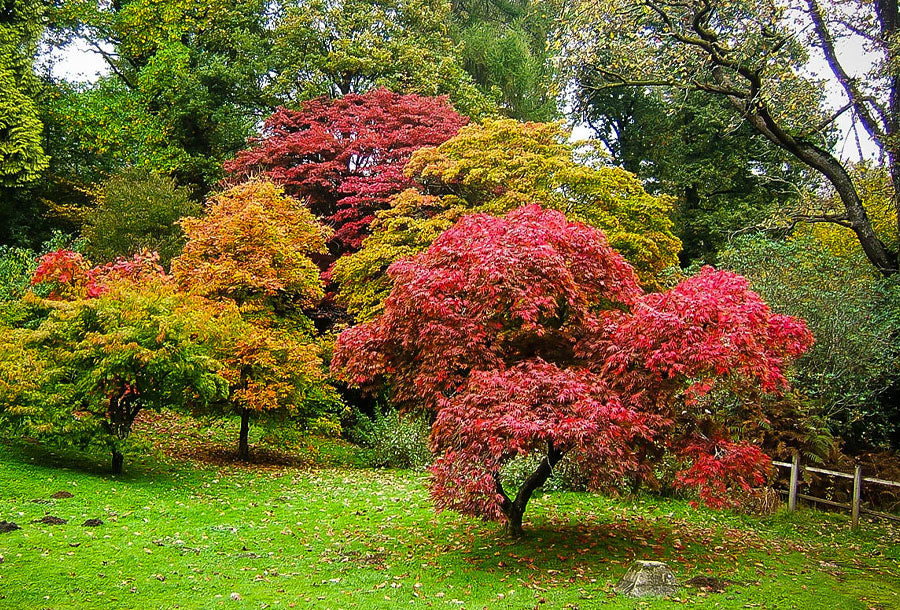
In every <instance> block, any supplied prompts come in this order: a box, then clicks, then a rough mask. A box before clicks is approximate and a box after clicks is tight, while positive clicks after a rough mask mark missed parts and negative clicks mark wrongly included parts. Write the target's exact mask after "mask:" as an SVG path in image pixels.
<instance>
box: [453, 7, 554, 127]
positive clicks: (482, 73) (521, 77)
mask: <svg viewBox="0 0 900 610" xmlns="http://www.w3.org/2000/svg"><path fill="white" fill-rule="evenodd" d="M452 7H453V18H454V21H455V25H456V27H455V30H456V32H455V37H456V38H457V39H458V40H459V41H460V43H461V49H460V58H461V61H462V65H463V67H465V69H466V71H467V72H468V73H469V74H471V75H472V78H474V79H475V82H476V83H477V84H478V87H479V88H480V89H481V90H482V91H483V92H484V93H485V94H486V95H490V96H491V97H493V98H495V99H497V100H498V102H499V107H500V111H501V112H502V113H503V114H505V115H507V116H509V117H511V118H514V119H518V120H520V121H549V120H552V119H554V118H556V117H557V116H558V114H559V112H558V108H557V106H558V103H559V99H558V98H559V91H558V85H557V83H556V80H555V78H554V76H555V70H554V64H553V60H552V54H551V52H550V46H549V44H548V43H549V40H550V37H551V35H552V33H553V31H554V29H555V27H556V23H557V22H556V20H557V18H558V16H559V13H560V9H561V8H562V3H561V2H560V1H559V0H550V1H541V2H536V1H532V0H453V2H452Z"/></svg>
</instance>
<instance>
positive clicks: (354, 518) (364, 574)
mask: <svg viewBox="0 0 900 610" xmlns="http://www.w3.org/2000/svg"><path fill="white" fill-rule="evenodd" d="M157 432H158V430H157ZM226 432H227V433H228V436H227V438H229V439H230V431H228V430H226V431H224V432H223V431H219V432H215V433H214V435H213V437H212V438H211V440H209V443H208V444H206V445H199V449H198V448H197V447H198V446H197V444H196V443H195V444H194V445H195V447H194V449H193V451H194V453H197V452H199V451H200V450H202V449H203V448H204V447H206V449H207V450H209V451H208V452H209V453H210V454H213V455H215V451H214V448H215V447H217V446H219V445H217V443H220V442H222V441H223V439H225V438H226V436H224V435H225V434H226ZM162 436H164V437H165V439H166V440H167V442H169V445H168V447H167V448H166V447H164V448H165V451H166V452H167V453H168V455H171V453H172V450H173V448H174V447H176V446H177V442H176V441H178V440H179V439H180V438H181V437H180V436H179V435H178V434H177V433H171V434H166V435H162ZM220 454H221V455H225V454H224V452H222V450H221V448H220ZM192 455H194V454H193V453H192ZM362 457H364V456H361V455H360V453H359V451H358V450H355V449H354V448H352V447H349V446H347V445H343V444H341V443H337V442H318V441H317V442H316V443H315V444H312V445H310V446H309V447H307V448H306V449H304V450H303V451H301V452H299V453H297V454H295V458H294V459H288V460H282V461H281V462H279V461H278V460H275V461H276V462H277V463H276V464H274V465H273V464H267V465H252V466H241V465H236V464H233V463H230V462H228V461H227V460H225V459H217V460H212V461H199V462H198V461H196V459H194V460H186V459H173V458H171V457H167V454H166V453H164V452H163V450H162V449H160V448H152V447H150V446H149V444H148V446H147V449H146V451H143V452H141V454H140V455H138V456H131V460H132V461H131V462H126V470H127V473H126V474H125V475H123V476H122V477H119V478H115V477H111V476H109V475H107V474H106V473H105V472H104V468H105V467H106V464H105V463H104V464H99V463H95V462H93V461H92V460H91V459H90V458H85V457H83V456H73V455H69V454H66V455H63V454H55V455H54V454H52V453H50V452H49V451H47V450H42V449H40V448H37V447H34V446H32V445H27V444H24V445H23V444H0V520H6V521H14V522H16V523H17V524H19V525H20V526H21V528H22V529H20V530H17V531H13V532H10V533H3V534H0V555H2V556H3V561H2V563H0V608H4V609H5V608H11V609H12V608H15V609H21V610H28V609H32V608H34V609H38V608H53V609H59V610H64V609H78V608H84V609H99V608H136V609H142V610H143V609H156V608H234V609H249V608H254V609H259V608H322V609H328V608H332V609H337V608H348V609H349V608H393V607H397V608H447V609H451V608H466V609H481V608H515V609H527V608H538V609H541V610H546V609H551V608H571V609H575V608H581V609H587V608H597V607H604V608H605V607H609V608H673V607H682V606H685V607H691V608H810V609H812V608H815V609H819V608H847V609H850V608H900V531H898V530H897V529H891V528H890V527H889V526H887V525H883V524H871V523H868V522H867V523H865V524H864V528H863V530H862V531H861V532H859V533H856V534H854V533H851V532H850V531H849V524H848V520H847V519H846V518H845V517H843V516H841V515H833V514H825V513H819V512H814V511H810V510H804V511H801V512H799V513H796V514H793V515H791V514H787V513H778V514H775V515H773V516H769V517H761V518H760V517H748V516H741V515H736V514H733V513H729V512H714V511H709V510H705V509H697V510H695V509H691V508H690V507H689V506H688V505H687V503H686V502H683V501H676V500H661V499H656V498H652V497H644V496H641V497H638V498H631V499H625V498H608V497H603V496H599V495H592V494H581V493H552V494H545V495H542V496H539V497H537V498H536V499H535V500H534V501H533V502H532V504H531V505H530V506H529V513H528V514H527V515H526V522H527V523H526V528H527V529H528V530H529V536H528V537H527V538H526V539H524V540H522V541H519V542H512V541H510V540H508V539H507V538H506V537H505V536H504V535H503V532H502V530H501V529H500V528H499V526H497V525H496V524H485V523H481V522H479V521H475V520H472V519H468V518H464V517H460V516H458V515H455V514H451V513H445V514H441V515H435V514H434V512H433V510H432V508H431V505H430V502H429V498H428V494H427V491H426V489H425V487H424V475H421V474H418V473H411V472H406V471H385V470H381V471H379V470H369V469H365V468H359V467H353V466H340V467H338V466H335V465H336V464H354V463H357V464H358V463H362V462H363V460H362ZM305 462H311V463H309V464H306V463H305ZM59 491H67V492H70V493H71V494H72V497H71V498H64V499H51V498H50V496H51V495H53V494H54V493H56V492H59ZM46 515H52V516H56V517H59V518H62V519H65V520H67V523H66V524H64V525H46V524H43V523H35V522H34V521H35V520H37V519H41V518H43V517H44V516H46ZM87 519H101V520H102V521H103V525H101V526H99V527H83V526H82V525H81V524H82V523H83V522H84V521H85V520H87ZM634 559H662V560H664V561H667V562H668V563H669V565H670V566H671V567H672V569H673V570H674V571H675V573H676V575H677V576H678V578H679V579H680V580H682V581H687V580H689V579H691V578H693V577H695V576H715V577H717V578H720V579H724V580H726V581H728V582H729V584H728V586H727V587H726V588H725V590H724V591H723V592H713V591H709V590H702V589H700V588H697V587H693V586H688V587H685V588H684V589H682V592H681V594H680V595H679V596H678V598H677V599H668V600H655V601H636V600H629V599H625V598H622V597H617V596H616V595H615V594H614V592H613V590H612V586H613V584H614V583H615V582H616V581H617V580H618V579H619V578H620V577H621V576H622V575H623V574H624V572H625V570H626V568H627V566H628V564H629V563H630V562H631V561H633V560H634Z"/></svg>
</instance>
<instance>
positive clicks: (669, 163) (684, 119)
mask: <svg viewBox="0 0 900 610" xmlns="http://www.w3.org/2000/svg"><path fill="white" fill-rule="evenodd" d="M595 78H596V74H595V73H593V72H592V71H591V70H586V71H585V73H583V74H582V75H581V76H580V77H579V78H578V79H576V81H575V86H576V89H575V92H574V94H573V95H574V98H575V101H574V110H575V117H576V118H577V119H579V120H582V121H584V123H585V124H586V125H587V126H589V127H590V128H591V130H592V132H593V134H592V135H593V136H594V137H596V138H597V139H598V140H600V142H601V143H602V145H603V147H604V148H605V149H606V151H607V152H608V153H609V155H610V157H611V161H612V162H613V163H614V164H616V165H619V166H621V167H623V168H624V169H626V170H628V171H630V172H632V173H634V174H635V175H637V176H638V177H639V178H640V179H641V181H642V182H643V183H644V186H645V188H646V189H647V190H648V191H650V192H651V193H654V194H658V193H666V194H669V195H672V196H673V197H675V198H676V203H675V206H674V211H673V212H674V213H673V221H674V224H675V232H676V234H677V235H678V237H679V238H680V239H681V242H682V244H683V249H682V251H681V253H680V255H679V256H680V259H681V262H682V264H689V263H690V262H691V261H703V262H707V263H715V262H717V254H718V252H719V250H721V249H722V248H723V247H724V246H725V245H726V244H727V242H728V241H729V240H730V239H731V238H732V237H733V236H734V235H736V234H738V233H741V232H743V231H745V230H746V229H747V228H748V227H751V226H763V225H766V224H769V220H770V219H771V218H772V217H773V215H777V214H778V212H780V211H781V210H783V209H786V208H787V209H790V208H795V207H796V206H797V203H798V202H799V200H800V199H801V198H803V196H804V193H806V192H808V191H810V190H812V189H814V188H815V187H816V184H815V180H814V178H813V176H811V175H810V174H811V173H812V172H811V170H809V169H808V168H806V167H805V166H804V165H803V164H802V163H800V162H799V161H797V160H796V159H794V158H792V157H791V156H790V155H789V154H788V153H786V152H784V151H782V150H780V149H777V148H775V147H772V146H768V145H767V143H766V142H765V138H764V137H763V136H762V135H760V134H758V133H757V132H755V131H754V130H753V128H752V127H751V126H750V125H748V124H747V123H745V122H742V121H736V120H735V117H734V113H733V111H732V110H731V108H730V107H729V106H728V104H727V102H725V101H724V100H721V99H717V98H715V97H712V98H711V97H709V96H706V95H704V94H702V93H698V92H689V93H688V94H686V95H685V94H681V93H675V92H670V91H661V90H659V89H648V88H630V89H626V88H620V89H607V88H603V87H602V83H599V84H600V85H601V86H600V87H599V88H598V87H597V85H598V83H597V82H596V80H595Z"/></svg>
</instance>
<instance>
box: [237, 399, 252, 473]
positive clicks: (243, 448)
mask: <svg viewBox="0 0 900 610" xmlns="http://www.w3.org/2000/svg"><path fill="white" fill-rule="evenodd" d="M238 455H239V456H240V458H241V459H242V460H244V461H247V460H249V459H250V409H248V408H246V407H244V408H243V409H241V436H240V440H239V441H238Z"/></svg>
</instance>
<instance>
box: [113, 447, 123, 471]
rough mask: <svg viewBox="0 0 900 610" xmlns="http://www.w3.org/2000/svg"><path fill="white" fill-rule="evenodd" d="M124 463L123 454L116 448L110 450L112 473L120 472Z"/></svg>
mask: <svg viewBox="0 0 900 610" xmlns="http://www.w3.org/2000/svg"><path fill="white" fill-rule="evenodd" d="M124 464H125V456H124V455H122V452H121V451H119V450H118V449H113V450H112V473H113V474H122V466H124Z"/></svg>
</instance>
